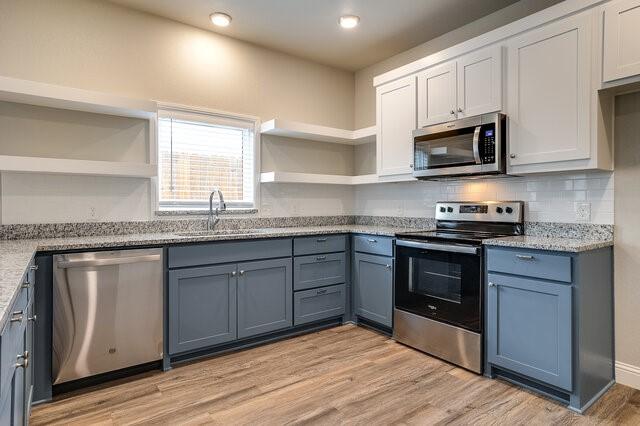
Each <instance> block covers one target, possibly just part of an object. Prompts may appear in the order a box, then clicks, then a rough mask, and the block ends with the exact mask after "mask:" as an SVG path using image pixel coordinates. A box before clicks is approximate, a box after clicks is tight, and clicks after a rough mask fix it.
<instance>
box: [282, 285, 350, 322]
mask: <svg viewBox="0 0 640 426" xmlns="http://www.w3.org/2000/svg"><path fill="white" fill-rule="evenodd" d="M345 289H346V286H345V285H344V284H339V285H332V286H328V287H322V288H315V289H312V290H303V291H296V292H295V293H294V295H293V312H294V315H295V317H294V324H295V325H301V324H306V323H309V322H314V321H320V320H323V319H327V318H334V317H339V316H342V315H344V313H345V302H346V294H345Z"/></svg>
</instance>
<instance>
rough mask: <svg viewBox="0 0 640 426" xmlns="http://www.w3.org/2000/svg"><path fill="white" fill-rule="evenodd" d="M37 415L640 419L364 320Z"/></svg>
mask: <svg viewBox="0 0 640 426" xmlns="http://www.w3.org/2000/svg"><path fill="white" fill-rule="evenodd" d="M31 423H32V424H34V425H40V424H55V423H57V424H83V425H85V424H95V423H101V424H136V423H146V424H148V423H153V424H172V425H173V424H184V423H189V424H224V425H235V424H251V425H262V424H273V425H282V424H290V423H309V424H311V423H314V424H328V425H334V424H367V425H369V424H385V425H386V424H422V425H424V424H509V425H511V424H527V425H531V424H600V423H604V424H636V425H638V424H640V391H637V390H633V389H631V388H628V387H625V386H622V385H615V386H614V387H613V388H612V389H611V390H610V391H609V392H608V393H607V394H606V395H605V396H604V397H603V398H602V399H601V400H600V401H599V402H598V403H597V404H596V405H594V406H593V407H592V408H591V409H590V410H589V411H588V413H587V415H585V416H580V415H577V414H575V413H572V412H570V411H569V410H567V409H566V408H565V407H563V406H562V405H560V404H558V403H556V402H554V401H551V400H548V399H545V398H542V397H540V396H537V395H534V394H532V393H529V392H527V391H525V390H522V389H520V388H518V387H515V386H512V385H510V384H508V383H505V382H503V381H500V380H490V379H487V378H484V377H482V376H477V375H475V374H472V373H469V372H467V371H465V370H462V369H460V368H456V367H453V366H451V365H449V364H447V363H445V362H442V361H440V360H437V359H435V358H432V357H429V356H427V355H424V354H422V353H420V352H418V351H415V350H413V349H410V348H408V347H405V346H403V345H400V344H398V343H395V342H394V341H392V340H390V339H388V338H386V337H385V336H382V335H380V334H378V333H375V332H373V331H370V330H366V329H364V328H360V327H355V326H342V327H337V328H333V329H329V330H324V331H320V332H317V333H313V334H309V335H305V336H301V337H296V338H293V339H289V340H285V341H281V342H277V343H273V344H269V345H266V346H261V347H258V348H254V349H250V350H245V351H241V352H237V353H232V354H228V355H224V356H219V357H216V358H211V359H208V360H204V361H199V362H194V363H192V364H189V365H184V366H181V367H178V368H175V369H173V370H171V371H169V372H167V373H160V372H153V373H149V374H146V375H143V376H138V377H136V378H135V379H129V380H127V381H121V382H116V383H115V384H114V383H112V384H110V385H109V386H108V387H103V388H102V389H93V390H90V391H85V392H83V393H79V394H76V395H70V396H65V397H64V398H59V399H58V400H57V401H55V402H53V403H50V404H46V405H42V406H38V407H35V408H34V410H33V413H32V417H31Z"/></svg>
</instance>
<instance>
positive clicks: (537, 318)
mask: <svg viewBox="0 0 640 426" xmlns="http://www.w3.org/2000/svg"><path fill="white" fill-rule="evenodd" d="M488 282H489V283H491V284H490V285H489V286H488V290H487V294H488V296H487V299H488V301H487V311H488V313H487V322H488V326H487V332H488V335H487V346H488V347H487V356H488V360H489V362H490V363H492V364H494V365H497V366H500V367H504V368H506V369H509V370H511V371H515V372H516V373H520V374H522V375H524V376H527V377H530V378H532V379H535V380H538V381H541V382H543V383H547V384H550V385H552V386H557V387H559V388H562V389H565V390H568V391H571V390H572V364H571V359H572V341H571V339H572V332H571V330H572V325H571V324H572V322H571V318H572V301H571V291H572V287H571V286H568V285H564V284H561V283H555V282H549V281H539V280H534V279H530V278H523V277H514V276H511V275H502V274H489V275H488Z"/></svg>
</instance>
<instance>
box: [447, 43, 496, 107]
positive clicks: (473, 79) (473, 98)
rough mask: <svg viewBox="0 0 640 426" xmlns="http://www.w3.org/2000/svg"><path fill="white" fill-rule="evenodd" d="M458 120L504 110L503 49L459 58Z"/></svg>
mask: <svg viewBox="0 0 640 426" xmlns="http://www.w3.org/2000/svg"><path fill="white" fill-rule="evenodd" d="M457 76H458V105H457V109H456V113H457V116H458V118H464V117H471V116H474V115H480V114H486V113H489V112H495V111H500V110H501V109H502V47H500V46H494V47H492V48H489V49H484V50H480V51H478V52H474V53H470V54H468V55H465V56H463V57H461V58H460V59H458V64H457Z"/></svg>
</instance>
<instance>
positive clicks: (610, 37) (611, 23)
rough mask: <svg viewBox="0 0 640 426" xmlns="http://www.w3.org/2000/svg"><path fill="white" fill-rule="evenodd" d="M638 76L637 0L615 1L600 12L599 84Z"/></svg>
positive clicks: (639, 17)
mask: <svg viewBox="0 0 640 426" xmlns="http://www.w3.org/2000/svg"><path fill="white" fill-rule="evenodd" d="M638 74H640V0H619V1H614V2H611V3H610V4H608V5H607V6H606V7H605V9H604V45H603V81H605V82H606V81H612V80H617V79H620V78H625V77H632V76H635V75H638Z"/></svg>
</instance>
